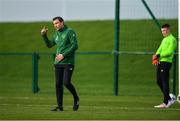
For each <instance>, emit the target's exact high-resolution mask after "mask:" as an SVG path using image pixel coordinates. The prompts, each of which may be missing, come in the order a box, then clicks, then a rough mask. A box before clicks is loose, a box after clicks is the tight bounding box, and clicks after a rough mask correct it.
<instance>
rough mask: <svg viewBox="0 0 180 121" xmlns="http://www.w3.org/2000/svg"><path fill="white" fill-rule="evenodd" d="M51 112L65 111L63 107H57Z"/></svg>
mask: <svg viewBox="0 0 180 121" xmlns="http://www.w3.org/2000/svg"><path fill="white" fill-rule="evenodd" d="M51 111H63V107H55V108H54V109H52V110H51Z"/></svg>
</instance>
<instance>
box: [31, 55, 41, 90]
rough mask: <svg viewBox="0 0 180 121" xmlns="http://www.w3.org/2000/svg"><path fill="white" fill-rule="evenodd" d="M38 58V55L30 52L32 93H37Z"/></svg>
mask: <svg viewBox="0 0 180 121" xmlns="http://www.w3.org/2000/svg"><path fill="white" fill-rule="evenodd" d="M38 60H39V55H38V54H37V53H33V54H32V91H33V93H37V92H38V91H39V87H38Z"/></svg>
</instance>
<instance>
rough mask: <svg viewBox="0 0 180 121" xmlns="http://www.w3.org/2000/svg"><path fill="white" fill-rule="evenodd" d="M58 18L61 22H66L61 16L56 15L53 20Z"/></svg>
mask: <svg viewBox="0 0 180 121" xmlns="http://www.w3.org/2000/svg"><path fill="white" fill-rule="evenodd" d="M56 19H58V20H59V21H60V22H64V20H63V18H62V17H60V16H56V17H54V18H53V19H52V20H53V21H54V20H56Z"/></svg>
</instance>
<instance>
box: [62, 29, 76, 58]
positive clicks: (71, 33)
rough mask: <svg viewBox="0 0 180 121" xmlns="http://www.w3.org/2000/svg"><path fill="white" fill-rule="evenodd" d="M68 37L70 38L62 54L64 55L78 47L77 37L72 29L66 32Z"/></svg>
mask: <svg viewBox="0 0 180 121" xmlns="http://www.w3.org/2000/svg"><path fill="white" fill-rule="evenodd" d="M68 38H69V40H70V47H68V48H67V49H66V50H65V51H64V53H62V55H63V56H64V57H66V56H67V55H69V54H71V53H73V52H75V50H77V49H78V44H77V37H76V33H75V32H74V31H73V30H70V31H69V33H68Z"/></svg>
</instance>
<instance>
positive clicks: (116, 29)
mask: <svg viewBox="0 0 180 121" xmlns="http://www.w3.org/2000/svg"><path fill="white" fill-rule="evenodd" d="M119 1H120V0H115V20H114V52H113V54H114V95H115V96H117V95H118V77H119V6H120V5H119V3H120V2H119Z"/></svg>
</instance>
